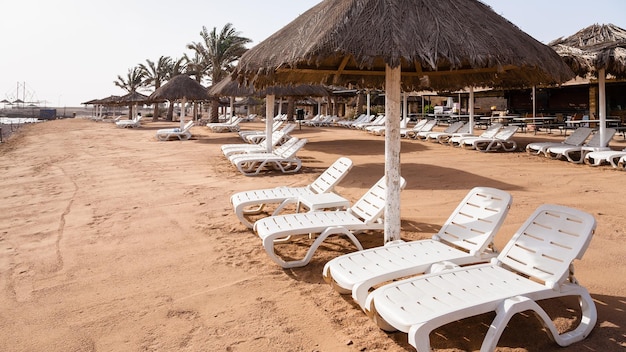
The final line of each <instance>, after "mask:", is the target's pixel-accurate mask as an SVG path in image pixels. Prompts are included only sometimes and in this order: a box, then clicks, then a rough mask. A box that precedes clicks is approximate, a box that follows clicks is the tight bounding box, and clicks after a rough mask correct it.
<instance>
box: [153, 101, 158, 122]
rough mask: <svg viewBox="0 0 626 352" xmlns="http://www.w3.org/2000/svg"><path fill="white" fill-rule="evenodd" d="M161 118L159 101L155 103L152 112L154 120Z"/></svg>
mask: <svg viewBox="0 0 626 352" xmlns="http://www.w3.org/2000/svg"><path fill="white" fill-rule="evenodd" d="M158 120H159V103H154V111H153V112H152V121H158Z"/></svg>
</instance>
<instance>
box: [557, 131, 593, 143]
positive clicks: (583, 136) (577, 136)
mask: <svg viewBox="0 0 626 352" xmlns="http://www.w3.org/2000/svg"><path fill="white" fill-rule="evenodd" d="M592 131H593V130H592V129H591V128H589V127H578V128H577V129H576V130H574V132H573V133H572V134H570V135H569V137H567V138H565V140H564V141H563V143H564V144H567V145H573V146H576V147H577V146H580V145H582V144H583V143H585V141H586V140H587V137H589V135H590V134H591V132H592Z"/></svg>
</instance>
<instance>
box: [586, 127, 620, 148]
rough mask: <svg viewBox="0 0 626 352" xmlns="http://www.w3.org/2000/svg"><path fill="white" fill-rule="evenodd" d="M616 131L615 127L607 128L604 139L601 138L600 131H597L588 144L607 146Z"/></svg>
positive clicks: (591, 145) (590, 145) (589, 145)
mask: <svg viewBox="0 0 626 352" xmlns="http://www.w3.org/2000/svg"><path fill="white" fill-rule="evenodd" d="M615 133H616V131H615V129H614V128H607V129H606V131H605V133H604V140H601V136H600V132H596V134H594V135H593V137H591V139H590V140H589V142H587V144H586V145H587V146H588V147H605V146H606V145H608V144H609V142H610V141H611V139H613V136H614V135H615Z"/></svg>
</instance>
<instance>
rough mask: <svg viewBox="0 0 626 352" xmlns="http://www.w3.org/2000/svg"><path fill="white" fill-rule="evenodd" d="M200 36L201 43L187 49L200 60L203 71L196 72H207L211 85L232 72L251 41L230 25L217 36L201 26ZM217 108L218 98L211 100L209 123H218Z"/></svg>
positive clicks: (214, 31) (195, 43)
mask: <svg viewBox="0 0 626 352" xmlns="http://www.w3.org/2000/svg"><path fill="white" fill-rule="evenodd" d="M200 36H201V37H202V41H201V42H193V43H191V44H188V45H187V48H188V49H191V50H194V51H195V52H196V54H197V56H199V57H200V58H202V63H203V64H204V65H205V66H204V69H203V70H198V71H197V72H198V73H200V72H207V73H208V75H209V77H208V78H209V80H210V81H211V83H212V84H215V83H217V82H219V81H221V80H222V79H224V78H225V77H226V76H227V75H228V74H229V73H230V72H231V71H232V70H233V68H234V63H235V62H236V61H237V60H239V58H240V57H241V55H243V53H244V52H246V50H248V49H247V48H246V47H245V45H246V44H248V43H250V42H251V41H252V40H250V39H249V38H246V37H242V36H240V33H239V32H237V31H236V30H235V28H234V27H233V25H232V24H231V23H227V24H226V25H224V28H222V30H221V31H220V32H219V34H218V33H217V28H215V27H213V30H212V31H211V32H209V31H207V29H206V27H204V26H203V27H202V31H201V32H200ZM196 77H197V76H196ZM218 107H219V100H218V98H217V97H214V98H211V122H217V121H218V113H217V109H218Z"/></svg>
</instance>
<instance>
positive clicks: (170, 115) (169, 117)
mask: <svg viewBox="0 0 626 352" xmlns="http://www.w3.org/2000/svg"><path fill="white" fill-rule="evenodd" d="M166 120H167V121H174V103H173V102H170V106H169V107H168V108H167V118H166Z"/></svg>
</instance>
